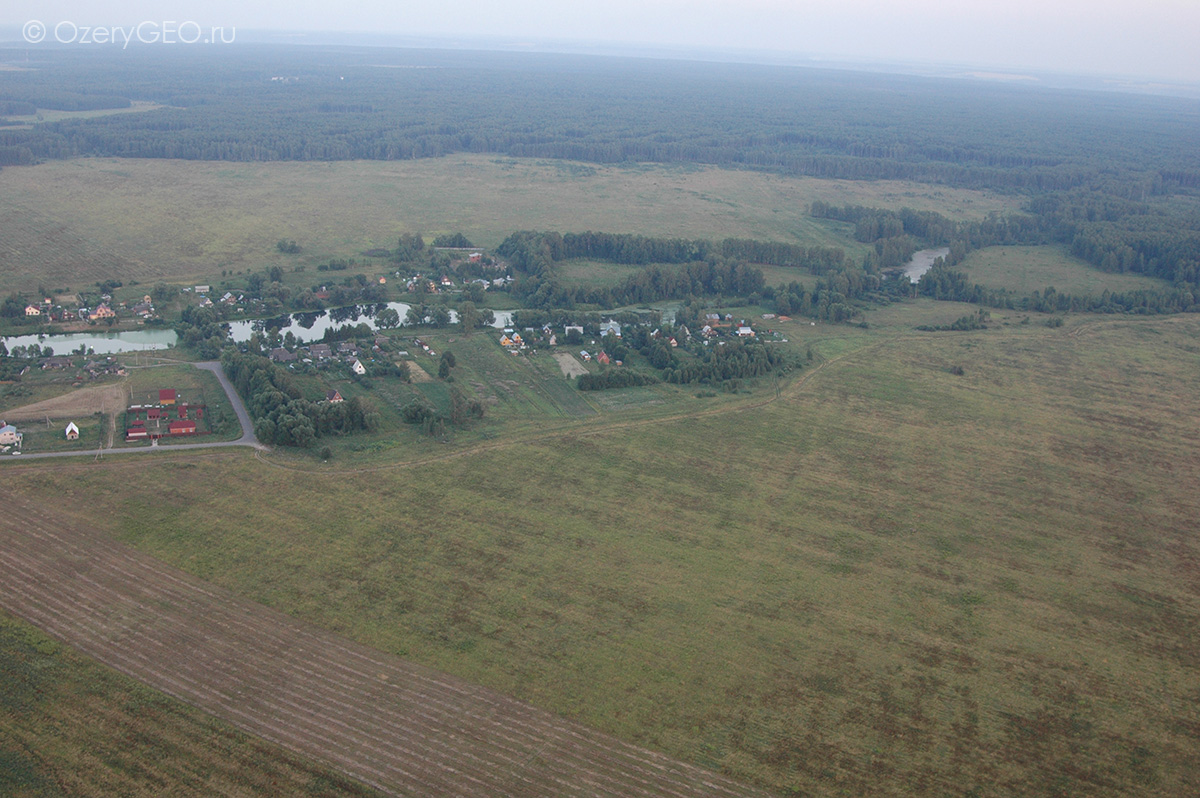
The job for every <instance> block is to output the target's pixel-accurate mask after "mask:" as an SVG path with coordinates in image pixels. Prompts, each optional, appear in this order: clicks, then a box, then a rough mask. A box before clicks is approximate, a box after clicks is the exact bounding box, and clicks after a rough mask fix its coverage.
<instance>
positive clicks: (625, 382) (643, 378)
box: [575, 368, 658, 391]
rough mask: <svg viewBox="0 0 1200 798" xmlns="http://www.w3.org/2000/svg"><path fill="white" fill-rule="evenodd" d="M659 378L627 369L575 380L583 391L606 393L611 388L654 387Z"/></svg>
mask: <svg viewBox="0 0 1200 798" xmlns="http://www.w3.org/2000/svg"><path fill="white" fill-rule="evenodd" d="M656 382H658V378H657V377H655V376H654V375H652V374H643V373H642V372H640V371H634V370H632V369H627V368H607V369H603V370H602V371H600V372H597V373H595V374H581V375H579V377H578V378H577V379H576V380H575V387H577V388H578V389H579V390H581V391H606V390H608V389H610V388H636V387H637V386H639V385H653V384H654V383H656Z"/></svg>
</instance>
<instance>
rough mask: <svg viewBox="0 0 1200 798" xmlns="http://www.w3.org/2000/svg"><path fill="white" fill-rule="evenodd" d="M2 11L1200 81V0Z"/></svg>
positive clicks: (81, 19)
mask: <svg viewBox="0 0 1200 798" xmlns="http://www.w3.org/2000/svg"><path fill="white" fill-rule="evenodd" d="M3 5H4V9H3V10H0V22H2V23H6V24H9V25H14V24H15V25H17V26H20V25H22V24H23V23H25V22H26V21H27V20H31V19H36V20H39V21H41V22H44V23H46V24H47V25H48V26H49V27H51V28H53V26H54V25H55V24H56V23H58V22H60V21H62V20H69V21H71V22H74V23H76V24H79V25H85V24H86V25H99V26H116V25H129V24H131V23H132V24H136V23H137V22H140V21H144V20H150V21H154V22H158V21H166V20H173V21H181V20H193V21H195V22H197V23H199V24H201V25H204V26H217V25H220V26H225V27H227V28H228V27H234V28H241V29H251V28H257V29H263V28H270V29H285V30H310V31H311V30H334V31H362V32H373V33H380V32H394V33H397V34H402V35H435V36H446V35H462V36H470V37H483V36H489V35H492V36H496V37H502V38H503V39H504V43H505V44H510V43H512V42H513V41H514V40H516V41H521V40H524V39H528V40H529V41H530V42H538V41H545V40H548V39H550V40H580V41H588V42H612V43H629V44H641V45H670V46H687V47H703V48H709V47H712V48H736V49H747V48H762V49H764V50H774V51H785V52H790V53H796V54H802V55H812V56H827V57H834V58H838V57H842V58H852V59H883V60H904V61H913V62H935V63H958V64H971V65H978V66H980V67H988V68H1003V69H1007V70H1018V69H1022V68H1032V69H1046V70H1054V71H1061V72H1070V73H1088V74H1128V75H1136V76H1142V77H1161V78H1167V79H1173V80H1184V81H1198V82H1200V55H1198V53H1200V46H1198V45H1197V43H1196V39H1197V35H1198V34H1200V0H601V1H600V2H596V1H595V0H593V1H592V2H578V3H572V2H570V0H422V1H421V2H415V1H414V0H393V2H350V3H349V5H348V6H346V7H338V6H337V5H336V4H335V3H332V2H329V0H202V1H198V0H192V1H190V2H189V1H184V2H180V0H157V1H151V0H145V1H143V0H38V1H37V2H31V1H30V0H15V2H14V0H6V2H4V3H3Z"/></svg>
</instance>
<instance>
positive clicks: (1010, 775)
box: [5, 317, 1200, 796]
mask: <svg viewBox="0 0 1200 798" xmlns="http://www.w3.org/2000/svg"><path fill="white" fill-rule="evenodd" d="M1198 326H1200V323H1198V322H1197V320H1196V319H1194V318H1191V317H1177V318H1171V319H1160V320H1148V321H1147V320H1127V319H1105V320H1102V321H1091V320H1089V321H1087V322H1083V323H1080V324H1078V325H1075V324H1072V323H1069V324H1068V325H1067V326H1064V327H1062V328H1058V329H1048V328H1045V327H1041V326H1038V325H1019V324H1010V325H1009V326H1007V327H1005V326H1003V324H997V325H996V326H994V327H992V328H990V329H988V330H981V331H977V332H971V333H958V334H952V333H915V332H909V331H907V330H906V328H905V325H902V324H900V325H896V326H888V327H886V328H885V327H881V328H880V329H879V330H878V331H876V329H875V328H874V327H872V329H871V330H867V331H864V330H859V329H857V328H845V327H842V328H820V327H819V328H810V329H811V330H812V332H811V333H809V334H811V335H812V336H813V339H812V340H813V341H814V347H815V348H816V350H817V353H818V354H819V355H821V356H823V357H825V358H826V362H825V365H824V366H822V367H821V368H820V369H814V370H811V371H808V372H807V373H805V374H804V377H803V379H804V381H803V382H799V381H795V382H793V383H791V384H790V385H785V386H784V387H783V390H782V395H781V396H780V397H779V398H778V399H773V391H770V390H759V391H755V392H754V393H753V394H752V395H751V396H750V397H749V399H748V400H746V401H745V402H744V403H742V404H741V405H740V407H741V408H742V409H741V410H740V411H739V410H738V405H736V403H734V404H730V405H726V406H725V407H724V408H722V407H720V406H719V405H709V404H707V402H710V401H719V402H724V401H727V399H726V398H725V397H722V398H721V399H718V400H705V401H704V402H703V403H702V402H701V400H694V401H695V402H696V403H697V404H695V405H693V406H692V407H695V408H699V409H700V412H699V413H697V414H695V415H687V414H685V413H683V412H679V413H678V417H676V418H671V417H669V416H667V415H664V416H662V417H659V418H657V419H655V418H650V417H646V416H641V417H629V418H622V417H609V418H607V419H605V418H604V417H602V418H601V421H602V422H605V423H607V424H608V426H607V428H606V426H605V423H593V422H590V421H588V422H585V423H583V424H582V425H579V426H578V427H577V428H576V429H574V430H573V431H572V430H571V429H565V430H564V431H562V432H559V433H554V432H553V431H552V430H547V431H546V432H545V433H544V434H542V435H540V436H538V437H528V436H527V437H524V438H523V437H521V436H515V437H514V438H513V439H511V440H507V441H506V440H493V441H489V442H486V443H482V444H478V445H468V446H463V447H462V449H461V453H462V454H463V455H465V456H453V455H454V454H455V449H454V447H455V446H456V445H460V444H456V443H452V444H449V445H448V446H447V445H441V447H440V449H437V451H438V452H440V454H439V456H437V457H434V458H420V459H419V460H418V462H420V465H418V466H416V467H406V466H405V465H404V463H396V464H395V466H394V467H391V468H389V467H387V465H386V463H383V462H373V463H372V464H371V467H370V470H369V472H368V473H362V474H360V473H355V472H356V467H355V465H354V464H353V463H350V462H347V461H340V462H337V463H335V464H334V465H332V466H331V465H325V466H318V465H316V464H312V463H311V462H310V463H307V464H306V463H304V462H301V461H291V460H280V461H277V462H276V463H275V465H273V464H272V463H273V461H272V460H271V459H268V461H266V462H263V461H260V460H257V459H254V458H251V457H248V456H245V455H242V454H221V455H219V456H218V455H214V456H209V457H205V458H203V459H200V460H196V461H195V462H194V464H193V465H190V466H189V469H188V471H187V479H185V480H174V481H173V482H172V484H171V487H170V489H169V491H166V492H165V493H164V492H163V491H161V490H160V491H158V492H157V493H153V492H152V491H150V490H149V488H150V486H151V485H152V484H157V483H158V482H160V480H159V479H158V477H157V476H156V475H155V474H152V473H150V472H148V471H144V470H139V469H138V468H137V467H136V465H135V464H127V463H119V462H110V463H108V464H106V465H104V466H103V467H94V466H90V465H84V464H72V465H71V466H70V467H68V468H63V467H62V466H60V465H56V466H55V467H54V468H50V467H45V466H40V465H37V464H34V463H30V464H25V465H21V466H20V467H18V468H13V467H12V466H9V468H8V470H7V471H6V472H5V474H6V479H7V481H8V484H9V485H10V487H11V488H12V489H13V490H18V491H22V492H23V495H61V494H63V492H64V491H69V492H70V491H73V492H74V493H75V494H78V495H85V494H86V495H87V496H89V497H94V498H93V499H92V500H91V506H89V508H87V509H88V511H87V512H86V513H84V510H82V509H78V510H76V509H71V508H70V505H68V506H67V507H66V508H64V509H63V510H62V512H63V513H66V514H68V515H70V517H74V515H75V514H78V515H80V517H81V518H83V517H84V515H86V516H87V517H88V518H93V519H97V520H96V521H94V522H98V523H100V524H101V525H102V526H103V527H104V528H106V529H109V530H111V531H112V532H113V533H114V534H116V535H118V536H119V537H121V538H122V539H124V540H126V541H128V542H131V543H133V544H135V545H136V546H138V547H139V548H140V549H142V550H143V551H145V552H147V553H150V554H152V555H154V556H155V557H159V558H161V559H163V560H165V561H166V562H169V563H173V564H175V565H178V566H180V567H182V568H185V569H186V570H189V571H190V572H192V573H193V574H195V575H197V576H200V577H202V578H205V579H209V580H212V581H214V582H216V583H218V584H220V585H223V586H225V587H228V588H230V589H232V590H234V591H235V592H237V593H239V594H241V595H244V596H246V597H249V598H252V599H254V600H257V601H261V602H264V603H266V604H268V605H270V606H273V607H276V608H278V609H282V610H284V611H286V612H289V613H292V614H294V615H297V616H298V617H301V618H305V619H307V620H310V621H313V622H315V623H317V624H319V625H321V626H324V627H326V628H329V629H332V630H334V631H338V632H341V633H344V634H347V635H350V636H352V637H354V638H356V639H358V640H360V641H362V642H364V643H367V644H368V645H371V646H374V647H377V648H380V649H382V650H384V651H388V652H393V653H398V654H401V655H403V656H406V657H410V658H412V659H414V660H416V661H419V662H422V663H425V664H428V665H431V666H433V667H436V668H440V669H445V670H447V671H450V672H452V673H454V674H456V675H459V676H462V677H464V678H467V679H469V680H472V681H477V682H479V683H482V684H485V685H487V686H489V687H493V688H496V689H498V690H500V691H501V692H504V693H506V694H509V695H513V696H516V697H519V698H523V699H527V700H530V701H532V702H534V703H536V704H538V705H540V706H542V707H545V708H547V709H550V710H552V711H554V712H556V713H559V714H562V715H564V716H566V717H569V718H572V719H577V720H580V721H582V722H584V723H586V724H588V725H590V726H594V727H597V728H600V729H602V730H604V731H607V732H611V733H613V734H616V735H618V736H620V737H622V738H624V739H626V740H630V741H634V742H637V743H639V744H643V745H646V746H649V747H651V748H654V749H657V750H661V751H663V752H666V753H670V754H673V755H676V756H680V757H683V758H685V759H687V760H689V761H691V762H694V763H696V764H699V765H702V766H705V767H710V768H714V769H719V770H721V771H723V772H725V773H728V774H730V775H733V776H734V777H736V778H738V779H744V780H749V781H751V782H754V783H757V784H760V785H762V786H765V787H768V788H770V789H772V790H774V791H776V792H779V793H784V794H786V793H790V792H795V793H802V794H803V793H807V794H817V795H832V794H856V795H862V794H874V795H942V794H945V793H947V792H954V791H959V792H968V793H969V792H971V791H975V792H976V793H978V794H987V793H989V792H994V791H998V792H1003V793H1009V794H1025V795H1051V794H1061V793H1070V794H1089V795H1114V796H1115V795H1127V794H1134V793H1136V794H1139V795H1152V796H1154V795H1158V796H1174V795H1181V794H1190V793H1194V792H1196V790H1197V788H1198V787H1200V769H1198V768H1197V767H1196V764H1195V763H1196V762H1197V761H1200V749H1198V747H1197V737H1196V735H1195V730H1196V729H1197V728H1200V695H1198V694H1197V692H1196V684H1197V683H1198V681H1200V673H1198V672H1197V670H1198V668H1200V665H1198V664H1197V663H1200V649H1198V648H1197V646H1198V645H1200V640H1198V638H1197V636H1196V632H1195V630H1196V629H1197V628H1200V586H1198V585H1200V583H1198V582H1197V578H1198V576H1197V572H1196V569H1195V563H1196V562H1197V557H1198V556H1200V551H1198V550H1197V547H1198V545H1200V544H1198V542H1197V540H1196V539H1195V535H1194V530H1195V523H1194V519H1195V517H1196V514H1197V512H1198V511H1200V502H1198V500H1197V498H1196V497H1197V495H1198V492H1197V487H1198V486H1200V460H1198V459H1197V457H1196V455H1195V451H1194V450H1195V447H1196V444H1197V442H1198V441H1197V433H1196V428H1195V423H1194V419H1195V418H1196V417H1197V415H1200V400H1197V398H1196V397H1197V393H1196V391H1195V373H1196V368H1197V366H1200V351H1198V350H1197V349H1196V347H1195V345H1194V344H1193V343H1192V342H1193V341H1194V338H1195V336H1196V334H1197V333H1198V332H1200V330H1198V329H1197V328H1198ZM839 330H844V331H846V333H847V336H848V337H846V338H845V340H844V341H842V342H841V343H839V342H838V341H837V340H835V339H836V334H837V332H838V331H839ZM802 332H803V331H802ZM549 365H550V366H554V364H553V362H552V361H551V362H550V363H549ZM954 365H962V366H963V367H964V374H963V375H961V376H956V375H955V374H953V373H951V370H950V369H951V367H952V366H954ZM1051 377H1052V378H1051ZM710 407H716V408H717V410H718V411H720V412H715V413H706V412H704V409H707V408H710ZM675 409H676V410H677V411H679V410H680V409H681V408H679V407H676V408H675ZM460 443H461V442H460ZM466 455H469V456H466ZM180 462H181V463H182V462H183V461H182V460H181V461H180ZM276 466H278V467H276ZM317 468H320V469H321V473H322V477H321V479H311V478H309V477H308V476H307V475H306V473H305V472H307V471H311V470H313V469H317ZM339 469H344V470H345V471H346V474H345V476H344V477H339V476H338V470H339ZM116 486H120V488H121V492H120V499H119V500H118V499H117V498H111V497H115V496H116V495H117V493H116V491H115V488H116ZM151 496H153V498H152V499H151ZM106 497H110V498H106ZM143 497H144V498H143ZM106 502H112V503H113V504H112V507H107V506H106V505H105V503H106ZM314 506H316V507H320V508H322V509H321V513H320V517H319V520H316V521H314V519H313V515H312V508H313V507H314Z"/></svg>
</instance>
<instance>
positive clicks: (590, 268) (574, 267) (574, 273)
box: [558, 258, 645, 288]
mask: <svg viewBox="0 0 1200 798" xmlns="http://www.w3.org/2000/svg"><path fill="white" fill-rule="evenodd" d="M558 268H559V275H560V276H561V278H562V281H563V282H564V283H565V284H566V285H568V286H570V287H572V288H574V287H576V286H578V287H582V288H615V287H616V286H618V285H620V284H621V283H623V282H625V279H626V278H627V277H631V276H633V275H635V274H637V273H638V272H640V271H641V270H642V269H643V268H645V267H644V266H636V265H633V264H626V263H609V262H608V261H598V260H587V259H585V258H577V259H575V260H568V261H563V262H562V263H561V264H559V267H558Z"/></svg>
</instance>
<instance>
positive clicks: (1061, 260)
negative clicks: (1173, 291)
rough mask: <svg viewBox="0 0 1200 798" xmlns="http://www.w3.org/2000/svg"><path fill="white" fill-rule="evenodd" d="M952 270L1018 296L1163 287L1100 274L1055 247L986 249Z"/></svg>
mask: <svg viewBox="0 0 1200 798" xmlns="http://www.w3.org/2000/svg"><path fill="white" fill-rule="evenodd" d="M956 268H957V269H959V270H960V271H963V272H966V273H967V276H969V277H970V278H971V281H972V282H975V283H980V284H981V285H986V286H987V287H989V288H1005V289H1008V290H1009V291H1012V292H1014V293H1016V294H1018V295H1021V296H1025V295H1028V294H1030V293H1032V292H1033V291H1044V290H1046V288H1047V287H1049V286H1053V287H1054V290H1056V291H1058V292H1059V293H1062V294H1095V295H1097V296H1098V295H1100V294H1102V293H1104V291H1105V290H1109V291H1114V292H1115V291H1132V290H1136V289H1139V288H1145V289H1161V288H1163V287H1164V285H1165V283H1164V282H1163V281H1162V280H1157V279H1155V278H1153V277H1146V276H1144V275H1141V274H1133V273H1129V274H1110V273H1108V272H1102V271H1100V270H1099V269H1097V268H1095V267H1094V266H1092V265H1091V264H1089V263H1087V262H1086V261H1083V260H1080V259H1079V258H1075V257H1072V256H1071V255H1070V254H1068V253H1067V252H1066V251H1065V250H1064V249H1063V248H1062V247H1059V246H1045V247H988V248H986V249H980V250H976V251H975V252H972V253H970V254H969V255H967V258H966V260H964V261H963V262H962V263H960V264H959V265H958V266H957V267H956Z"/></svg>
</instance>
